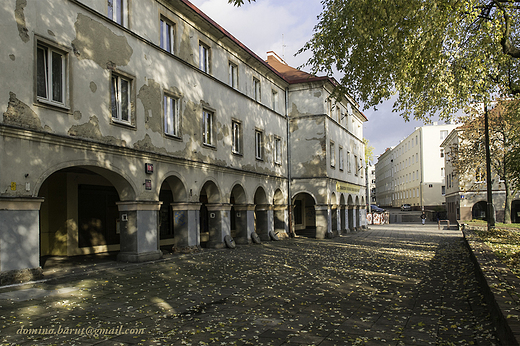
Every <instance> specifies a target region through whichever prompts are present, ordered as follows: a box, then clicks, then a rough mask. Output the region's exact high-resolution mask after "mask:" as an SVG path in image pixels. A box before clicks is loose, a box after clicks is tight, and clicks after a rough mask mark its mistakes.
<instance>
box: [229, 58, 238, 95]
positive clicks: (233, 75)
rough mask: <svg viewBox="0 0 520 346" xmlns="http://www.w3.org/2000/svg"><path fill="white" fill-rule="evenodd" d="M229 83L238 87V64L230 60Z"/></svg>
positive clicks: (233, 86)
mask: <svg viewBox="0 0 520 346" xmlns="http://www.w3.org/2000/svg"><path fill="white" fill-rule="evenodd" d="M229 85H230V86H231V87H232V88H235V89H236V88H237V87H238V66H237V65H235V64H233V63H232V62H229Z"/></svg>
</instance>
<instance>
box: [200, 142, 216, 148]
mask: <svg viewBox="0 0 520 346" xmlns="http://www.w3.org/2000/svg"><path fill="white" fill-rule="evenodd" d="M202 146H203V147H205V148H208V149H212V150H217V147H216V146H214V145H212V144H207V143H202Z"/></svg>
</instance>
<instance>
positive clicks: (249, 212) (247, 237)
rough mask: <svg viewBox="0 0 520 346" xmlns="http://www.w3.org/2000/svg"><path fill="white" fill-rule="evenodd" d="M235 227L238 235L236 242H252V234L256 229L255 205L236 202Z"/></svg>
mask: <svg viewBox="0 0 520 346" xmlns="http://www.w3.org/2000/svg"><path fill="white" fill-rule="evenodd" d="M233 207H234V209H235V227H236V229H237V237H236V239H235V243H237V244H250V243H251V234H252V233H253V232H254V231H255V205H254V204H242V205H240V204H235V205H234V206H233Z"/></svg>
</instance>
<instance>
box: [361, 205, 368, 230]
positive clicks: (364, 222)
mask: <svg viewBox="0 0 520 346" xmlns="http://www.w3.org/2000/svg"><path fill="white" fill-rule="evenodd" d="M360 212H361V228H362V229H366V228H367V208H366V207H365V206H363V207H362V208H361V211H360Z"/></svg>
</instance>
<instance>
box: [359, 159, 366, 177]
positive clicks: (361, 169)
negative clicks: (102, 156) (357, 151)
mask: <svg viewBox="0 0 520 346" xmlns="http://www.w3.org/2000/svg"><path fill="white" fill-rule="evenodd" d="M359 171H360V175H361V178H363V176H364V174H365V173H364V171H365V170H364V169H363V159H362V158H359Z"/></svg>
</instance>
